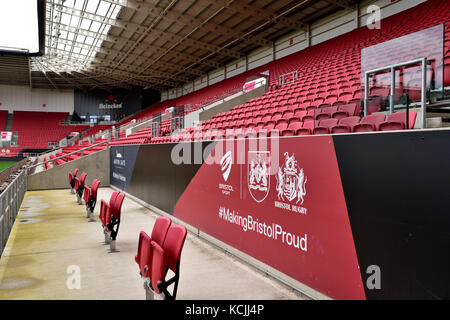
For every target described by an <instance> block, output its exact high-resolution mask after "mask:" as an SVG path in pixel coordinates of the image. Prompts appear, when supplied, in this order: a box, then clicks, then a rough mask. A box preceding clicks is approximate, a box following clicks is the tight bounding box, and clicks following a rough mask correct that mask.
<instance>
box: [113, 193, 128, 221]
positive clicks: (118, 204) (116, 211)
mask: <svg viewBox="0 0 450 320" xmlns="http://www.w3.org/2000/svg"><path fill="white" fill-rule="evenodd" d="M124 199H125V194H124V193H119V195H117V198H116V201H115V202H114V204H113V205H111V207H112V208H113V212H112V214H111V217H113V216H114V218H115V219H116V220H119V219H120V212H121V209H122V203H123V200H124Z"/></svg>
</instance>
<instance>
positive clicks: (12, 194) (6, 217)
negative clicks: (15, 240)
mask: <svg viewBox="0 0 450 320" xmlns="http://www.w3.org/2000/svg"><path fill="white" fill-rule="evenodd" d="M26 189H27V176H26V170H22V171H21V172H20V173H19V174H18V175H17V176H16V177H15V178H14V180H13V181H11V182H10V183H9V185H8V186H7V187H6V189H5V190H3V192H2V193H1V194H0V254H2V253H3V249H4V248H5V246H6V243H7V242H8V237H9V234H10V232H11V229H12V227H13V225H14V221H15V220H16V217H17V214H18V213H19V209H20V205H21V204H22V200H23V198H24V196H25V191H26Z"/></svg>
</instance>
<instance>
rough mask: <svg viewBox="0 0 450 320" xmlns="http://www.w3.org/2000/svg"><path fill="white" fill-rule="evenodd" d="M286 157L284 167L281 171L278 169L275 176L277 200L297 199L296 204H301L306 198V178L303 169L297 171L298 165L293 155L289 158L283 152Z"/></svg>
mask: <svg viewBox="0 0 450 320" xmlns="http://www.w3.org/2000/svg"><path fill="white" fill-rule="evenodd" d="M284 156H285V157H286V161H285V166H284V168H283V170H281V168H278V176H277V191H278V199H279V200H284V198H285V197H286V199H287V200H288V201H292V200H294V199H295V198H297V202H296V203H299V202H300V201H301V202H300V204H303V201H304V197H305V196H306V181H307V180H308V178H307V177H306V176H305V174H304V172H303V168H300V170H298V164H297V161H296V160H295V157H294V154H292V156H289V153H287V152H285V153H284Z"/></svg>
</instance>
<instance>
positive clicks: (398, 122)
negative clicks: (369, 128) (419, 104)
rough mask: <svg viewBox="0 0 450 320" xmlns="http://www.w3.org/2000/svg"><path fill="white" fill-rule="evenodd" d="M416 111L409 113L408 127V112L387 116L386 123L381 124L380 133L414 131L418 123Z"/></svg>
mask: <svg viewBox="0 0 450 320" xmlns="http://www.w3.org/2000/svg"><path fill="white" fill-rule="evenodd" d="M416 117H417V113H416V111H409V113H408V118H409V119H408V126H406V111H399V112H395V113H391V114H389V115H388V116H387V119H386V121H385V122H383V123H381V124H380V131H388V130H403V129H405V128H406V127H407V129H413V128H414V124H415V122H416Z"/></svg>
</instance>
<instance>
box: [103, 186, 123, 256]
mask: <svg viewBox="0 0 450 320" xmlns="http://www.w3.org/2000/svg"><path fill="white" fill-rule="evenodd" d="M124 199H125V194H123V193H119V194H118V195H117V197H116V199H115V201H114V202H113V203H112V204H111V210H108V211H107V214H106V217H105V222H106V226H105V229H106V232H107V233H108V236H109V238H110V239H111V242H110V252H115V251H116V238H117V234H118V232H119V226H120V217H121V211H122V203H123V200H124Z"/></svg>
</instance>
